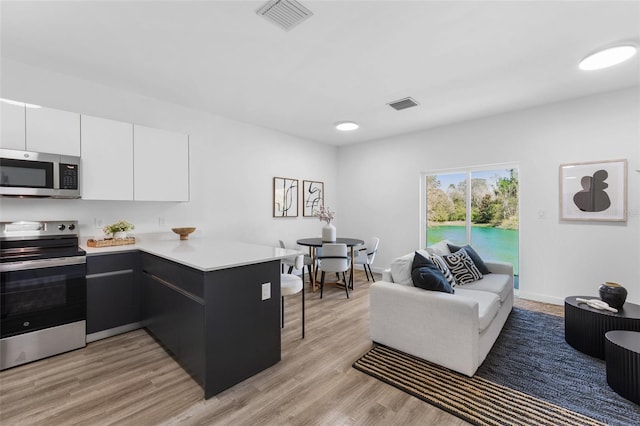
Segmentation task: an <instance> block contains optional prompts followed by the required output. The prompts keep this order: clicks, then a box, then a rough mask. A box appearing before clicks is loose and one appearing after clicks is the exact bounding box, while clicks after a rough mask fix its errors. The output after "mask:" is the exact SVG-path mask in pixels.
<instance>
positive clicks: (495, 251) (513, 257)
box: [427, 225, 519, 275]
mask: <svg viewBox="0 0 640 426" xmlns="http://www.w3.org/2000/svg"><path fill="white" fill-rule="evenodd" d="M466 239H467V236H466V232H465V226H464V225H442V226H432V227H429V228H428V230H427V245H431V244H435V243H437V242H438V241H441V240H449V241H451V242H452V243H454V244H457V245H465V241H466ZM471 246H472V247H473V249H474V250H475V251H477V252H478V254H479V255H480V257H482V258H483V259H486V260H499V261H502V262H509V263H512V264H513V272H514V274H515V275H519V271H518V231H517V230H514V229H501V228H491V227H486V226H472V227H471Z"/></svg>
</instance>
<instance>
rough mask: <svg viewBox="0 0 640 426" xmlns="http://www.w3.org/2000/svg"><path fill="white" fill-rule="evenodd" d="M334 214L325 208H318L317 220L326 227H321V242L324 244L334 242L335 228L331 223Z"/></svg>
mask: <svg viewBox="0 0 640 426" xmlns="http://www.w3.org/2000/svg"><path fill="white" fill-rule="evenodd" d="M335 213H336V212H333V211H331V210H329V208H328V207H325V206H320V210H319V211H318V213H317V216H318V219H320V220H321V221H323V222H326V225H324V226H323V227H322V241H323V242H325V243H335V242H336V227H335V226H334V225H333V224H332V223H331V221H332V220H333V217H334V215H335Z"/></svg>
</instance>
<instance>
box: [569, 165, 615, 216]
mask: <svg viewBox="0 0 640 426" xmlns="http://www.w3.org/2000/svg"><path fill="white" fill-rule="evenodd" d="M560 220H601V221H615V222H624V221H626V220H627V160H609V161H593V162H588V163H572V164H561V165H560Z"/></svg>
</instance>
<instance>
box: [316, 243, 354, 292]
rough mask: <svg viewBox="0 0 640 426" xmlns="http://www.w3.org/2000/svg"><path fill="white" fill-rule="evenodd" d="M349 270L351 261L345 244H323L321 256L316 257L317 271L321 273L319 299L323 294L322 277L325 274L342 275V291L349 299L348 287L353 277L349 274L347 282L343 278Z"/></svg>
mask: <svg viewBox="0 0 640 426" xmlns="http://www.w3.org/2000/svg"><path fill="white" fill-rule="evenodd" d="M350 268H351V260H350V259H349V256H348V254H347V245H346V244H323V245H322V255H321V256H318V269H320V271H321V272H322V274H321V275H320V298H321V299H322V295H323V292H324V276H325V273H326V272H335V273H336V274H340V273H342V279H343V281H344V291H345V292H346V293H347V299H348V298H349V286H350V284H351V280H352V279H353V277H352V276H351V274H349V275H350V276H349V280H350V281H349V282H347V279H346V277H345V273H346V272H347V271H348V270H349V269H350Z"/></svg>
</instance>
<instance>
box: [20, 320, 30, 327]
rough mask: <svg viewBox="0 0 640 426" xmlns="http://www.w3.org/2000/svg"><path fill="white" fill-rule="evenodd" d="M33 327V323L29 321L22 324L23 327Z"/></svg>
mask: <svg viewBox="0 0 640 426" xmlns="http://www.w3.org/2000/svg"><path fill="white" fill-rule="evenodd" d="M30 325H31V323H30V322H29V321H25V322H23V323H22V326H23V327H29V326H30Z"/></svg>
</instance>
